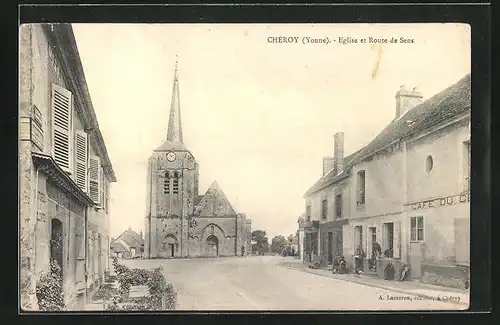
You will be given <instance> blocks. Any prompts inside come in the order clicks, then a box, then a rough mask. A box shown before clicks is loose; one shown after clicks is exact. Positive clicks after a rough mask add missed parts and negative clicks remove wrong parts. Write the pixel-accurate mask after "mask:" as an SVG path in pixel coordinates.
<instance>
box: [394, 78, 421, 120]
mask: <svg viewBox="0 0 500 325" xmlns="http://www.w3.org/2000/svg"><path fill="white" fill-rule="evenodd" d="M422 98H423V96H422V94H421V93H420V92H419V91H418V89H417V87H415V88H413V90H408V89H406V88H405V86H404V85H403V86H401V87H400V89H399V90H398V92H397V93H396V118H399V117H400V116H403V115H404V114H405V113H406V112H407V111H408V110H410V109H411V108H413V107H415V106H417V105H419V104H420V103H422Z"/></svg>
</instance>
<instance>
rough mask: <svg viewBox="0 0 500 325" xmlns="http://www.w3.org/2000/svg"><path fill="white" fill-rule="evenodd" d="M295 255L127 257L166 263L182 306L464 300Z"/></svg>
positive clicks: (437, 304)
mask: <svg viewBox="0 0 500 325" xmlns="http://www.w3.org/2000/svg"><path fill="white" fill-rule="evenodd" d="M290 260H291V258H284V257H280V256H248V257H244V258H242V257H227V258H199V259H170V260H160V259H156V260H122V261H121V262H120V263H123V264H124V265H127V266H128V267H130V268H155V267H158V266H162V267H163V270H164V274H165V277H166V278H167V281H168V282H169V283H172V284H173V286H174V289H175V290H176V291H177V293H178V308H177V309H178V310H197V311H198V310H233V311H234V310H261V311H262V310H269V311H271V310H428V309H432V310H436V309H437V310H447V309H448V310H451V309H453V310H459V309H463V306H459V305H457V304H453V303H445V302H442V301H432V300H427V299H422V300H420V299H416V298H415V297H414V296H410V295H405V294H401V293H398V292H392V291H388V290H383V289H379V288H375V287H370V286H365V285H361V284H356V283H352V282H349V281H344V280H338V279H333V278H329V277H325V276H321V275H317V274H310V273H306V272H303V271H300V270H293V269H287V268H283V267H281V266H280V263H282V262H284V261H290Z"/></svg>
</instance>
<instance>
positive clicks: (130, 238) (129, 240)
mask: <svg viewBox="0 0 500 325" xmlns="http://www.w3.org/2000/svg"><path fill="white" fill-rule="evenodd" d="M118 239H121V240H123V242H125V243H126V244H127V245H128V246H129V247H134V248H140V247H141V246H142V245H144V239H142V238H141V236H140V235H139V234H138V233H136V232H135V231H133V230H132V229H127V230H125V231H124V232H123V233H122V234H121V235H120V236H118V238H116V239H115V242H116V241H117V240H118Z"/></svg>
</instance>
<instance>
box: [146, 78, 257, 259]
mask: <svg viewBox="0 0 500 325" xmlns="http://www.w3.org/2000/svg"><path fill="white" fill-rule="evenodd" d="M147 178H148V179H147V184H148V194H147V202H146V204H147V214H146V218H145V254H146V257H147V258H174V257H217V256H240V255H246V254H247V253H248V252H250V251H251V221H250V219H248V218H247V217H246V215H245V214H242V213H237V212H236V211H235V210H234V209H233V207H232V206H231V203H230V202H229V201H228V200H227V198H226V196H225V194H224V193H223V191H222V190H221V188H220V187H219V185H218V184H217V182H214V183H213V184H212V185H211V186H210V188H209V189H208V190H207V192H206V193H205V194H204V195H199V194H198V187H199V186H198V182H199V165H198V163H197V162H196V160H195V158H194V156H193V154H192V153H191V152H190V151H189V150H188V149H187V148H186V145H185V144H184V142H183V136H182V124H181V112H180V105H179V81H178V77H177V68H176V70H175V73H174V83H173V90H172V101H171V109H170V117H169V124H168V130H167V139H166V141H165V142H164V143H163V144H162V145H161V146H160V147H158V148H157V149H156V150H154V151H153V154H152V156H151V157H150V158H149V162H148V176H147Z"/></svg>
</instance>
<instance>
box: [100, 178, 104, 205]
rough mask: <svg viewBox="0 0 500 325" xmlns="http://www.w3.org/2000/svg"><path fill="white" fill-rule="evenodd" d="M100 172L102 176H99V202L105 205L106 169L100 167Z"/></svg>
mask: <svg viewBox="0 0 500 325" xmlns="http://www.w3.org/2000/svg"><path fill="white" fill-rule="evenodd" d="M99 172H100V178H99V193H100V199H99V202H100V203H101V206H102V207H104V171H103V170H102V169H99Z"/></svg>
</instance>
